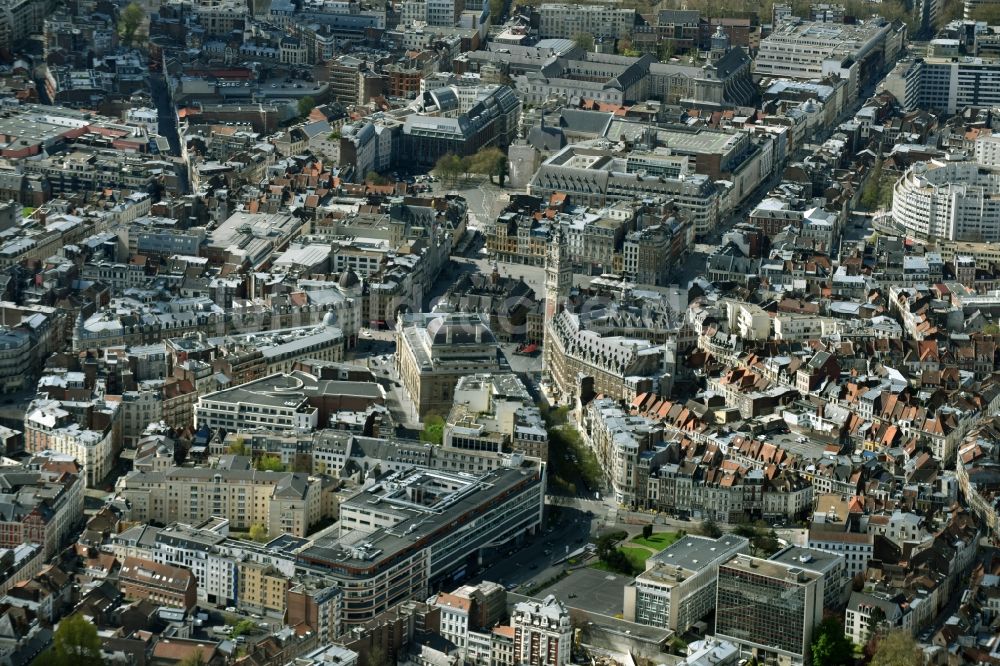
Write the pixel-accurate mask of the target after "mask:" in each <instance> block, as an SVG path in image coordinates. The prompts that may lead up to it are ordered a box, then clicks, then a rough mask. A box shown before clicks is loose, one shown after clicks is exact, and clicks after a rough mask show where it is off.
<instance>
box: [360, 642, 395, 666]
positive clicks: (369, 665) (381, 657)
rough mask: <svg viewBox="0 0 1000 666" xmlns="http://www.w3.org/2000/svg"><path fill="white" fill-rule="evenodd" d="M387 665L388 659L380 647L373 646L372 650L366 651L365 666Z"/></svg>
mask: <svg viewBox="0 0 1000 666" xmlns="http://www.w3.org/2000/svg"><path fill="white" fill-rule="evenodd" d="M389 663H390V662H389V657H388V655H386V653H385V649H383V648H382V646H381V645H373V646H372V649H371V650H368V656H367V657H366V658H365V666H389Z"/></svg>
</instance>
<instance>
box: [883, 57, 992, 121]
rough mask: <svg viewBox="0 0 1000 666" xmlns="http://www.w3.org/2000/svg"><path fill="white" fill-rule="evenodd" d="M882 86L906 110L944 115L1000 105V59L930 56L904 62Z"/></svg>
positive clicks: (891, 73) (898, 65) (897, 66)
mask: <svg viewBox="0 0 1000 666" xmlns="http://www.w3.org/2000/svg"><path fill="white" fill-rule="evenodd" d="M881 87H882V88H884V89H885V90H887V91H889V92H891V93H892V94H893V96H894V97H896V99H897V100H898V101H899V103H900V104H901V105H902V106H903V108H904V109H905V110H906V111H911V110H913V109H918V108H919V109H928V110H931V111H937V112H941V113H945V114H953V113H958V112H959V111H961V110H962V109H964V108H966V107H970V106H971V107H990V106H995V105H997V104H1000V59H996V58H981V57H971V56H956V57H951V56H930V57H927V58H916V59H906V60H903V61H901V62H900V63H899V64H897V65H896V67H895V68H894V69H893V70H892V71H891V72H890V73H889V75H888V76H886V78H885V81H884V82H883V83H882V84H881Z"/></svg>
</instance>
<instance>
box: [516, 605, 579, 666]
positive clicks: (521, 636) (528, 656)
mask: <svg viewBox="0 0 1000 666" xmlns="http://www.w3.org/2000/svg"><path fill="white" fill-rule="evenodd" d="M510 625H511V627H513V629H514V663H515V664H528V665H530V666H565V665H566V664H568V663H569V662H570V658H571V654H570V653H571V652H572V649H573V624H572V622H571V621H570V617H569V610H568V609H567V608H566V606H564V605H563V603H562V602H561V601H559V600H558V599H556V598H555V597H554V596H553V595H551V594H550V595H548V596H547V597H545V599H544V600H542V601H541V602H537V601H522V602H521V603H518V604H515V605H514V610H513V612H512V613H511V616H510Z"/></svg>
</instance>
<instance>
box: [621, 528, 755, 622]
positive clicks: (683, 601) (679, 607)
mask: <svg viewBox="0 0 1000 666" xmlns="http://www.w3.org/2000/svg"><path fill="white" fill-rule="evenodd" d="M749 547H750V542H749V541H748V540H747V539H745V538H744V537H738V536H733V535H724V536H721V537H719V538H718V539H710V538H707V537H700V536H692V535H686V536H684V537H683V538H681V539H680V540H678V541H676V542H674V543H673V544H671V545H670V546H668V547H667V548H666V549H664V550H662V551H660V552H659V553H657V554H656V555H654V556H653V557H651V558H649V560H647V562H646V570H645V571H644V572H642V573H641V574H639V575H638V576H636V578H635V580H633V581H632V582H631V583H630V584H629V585H627V586H626V587H625V603H624V609H625V610H624V617H625V619H626V620H628V621H629V622H636V623H638V624H646V625H649V626H652V627H661V628H667V629H671V630H673V631H675V632H678V633H684V632H686V631H687V630H688V629H689V628H690V627H692V626H694V624H695V623H696V622H699V621H700V620H702V619H704V618H705V617H706V616H708V615H709V613H711V612H712V610H714V609H715V601H716V583H717V580H718V577H719V564H720V563H722V562H726V561H728V560H729V559H730V558H732V556H734V555H738V554H743V553H748V552H749Z"/></svg>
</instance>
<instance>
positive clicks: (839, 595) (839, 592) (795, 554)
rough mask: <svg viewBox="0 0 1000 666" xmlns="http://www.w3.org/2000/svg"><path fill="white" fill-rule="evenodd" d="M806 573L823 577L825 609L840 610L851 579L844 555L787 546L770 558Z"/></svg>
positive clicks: (816, 549)
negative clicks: (813, 572) (848, 575)
mask: <svg viewBox="0 0 1000 666" xmlns="http://www.w3.org/2000/svg"><path fill="white" fill-rule="evenodd" d="M769 559H770V560H771V561H772V562H781V563H782V564H787V565H789V566H793V567H799V568H800V569H805V570H806V571H815V572H816V573H819V574H822V575H823V607H824V608H826V609H829V610H833V609H836V608H839V607H840V605H841V603H843V595H844V589H845V587H846V586H847V583H849V582H850V579H849V578H848V577H847V560H846V559H845V558H844V556H843V555H838V554H836V553H831V552H828V551H824V550H819V549H818V548H802V547H801V546H785V547H784V548H782V549H781V550H779V551H778V552H777V553H775V554H774V555H772V556H771V557H770V558H769Z"/></svg>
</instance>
